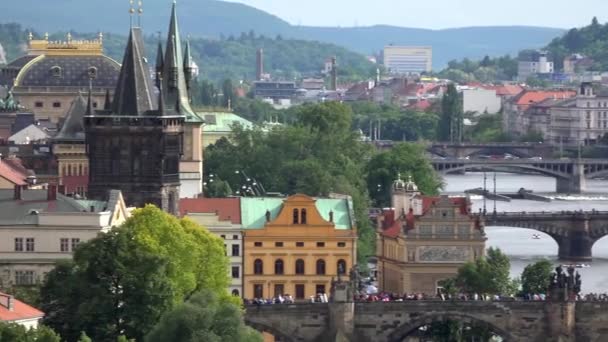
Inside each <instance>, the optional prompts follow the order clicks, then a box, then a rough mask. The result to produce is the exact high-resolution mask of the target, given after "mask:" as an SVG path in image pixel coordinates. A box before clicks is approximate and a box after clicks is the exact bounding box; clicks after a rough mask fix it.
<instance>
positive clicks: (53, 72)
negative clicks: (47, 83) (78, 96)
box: [51, 65, 63, 78]
mask: <svg viewBox="0 0 608 342" xmlns="http://www.w3.org/2000/svg"><path fill="white" fill-rule="evenodd" d="M62 75H63V72H62V70H61V67H60V66H58V65H55V66H54V67H52V68H51V76H53V77H57V78H60V77H61V76H62Z"/></svg>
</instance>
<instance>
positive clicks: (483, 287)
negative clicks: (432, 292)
mask: <svg viewBox="0 0 608 342" xmlns="http://www.w3.org/2000/svg"><path fill="white" fill-rule="evenodd" d="M510 269H511V263H510V261H509V258H508V257H507V256H506V255H505V254H504V253H503V252H502V251H501V250H500V249H499V248H493V247H490V248H488V250H487V255H486V256H485V257H482V258H478V259H477V260H475V261H473V262H468V263H466V264H464V265H463V266H462V267H461V268H460V269H459V270H458V275H457V276H456V284H457V286H458V287H459V289H460V290H461V291H462V292H464V293H469V294H474V293H477V294H480V295H481V294H487V295H514V294H515V292H516V291H517V287H518V285H517V281H515V280H512V279H511V278H510V277H509V270H510Z"/></svg>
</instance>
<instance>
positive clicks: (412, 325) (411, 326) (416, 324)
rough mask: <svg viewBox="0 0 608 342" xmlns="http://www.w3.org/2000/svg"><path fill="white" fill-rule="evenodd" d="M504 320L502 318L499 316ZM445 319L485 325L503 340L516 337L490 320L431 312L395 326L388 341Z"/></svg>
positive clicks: (397, 340)
mask: <svg viewBox="0 0 608 342" xmlns="http://www.w3.org/2000/svg"><path fill="white" fill-rule="evenodd" d="M500 319H502V320H504V318H500ZM447 321H456V322H464V323H469V324H474V325H475V326H479V327H487V328H488V329H489V330H490V331H492V332H493V333H495V334H497V335H499V336H500V337H502V338H503V341H505V342H513V341H517V339H516V338H515V337H514V336H513V335H512V334H511V333H509V332H508V331H507V330H506V329H504V328H501V327H498V326H497V325H496V324H494V323H492V322H488V321H486V320H484V319H481V318H478V317H474V316H471V315H467V314H462V313H452V312H445V313H433V314H428V315H424V316H422V317H420V318H417V319H415V320H414V321H410V322H407V323H405V324H402V325H401V326H399V327H397V329H395V331H393V332H392V333H391V334H390V335H388V340H387V341H388V342H403V341H405V339H406V338H407V337H408V336H411V335H412V334H413V333H414V332H415V331H416V330H418V329H420V328H421V327H424V326H426V325H430V324H432V323H437V322H447Z"/></svg>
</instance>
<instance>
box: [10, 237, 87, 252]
mask: <svg viewBox="0 0 608 342" xmlns="http://www.w3.org/2000/svg"><path fill="white" fill-rule="evenodd" d="M24 241H25V244H24V243H23V242H24ZM70 242H71V243H70ZM79 243H80V239H78V238H73V239H71V240H70V239H68V238H61V239H59V250H60V251H61V252H69V251H70V247H71V251H74V250H75V249H76V246H78V244H79ZM24 247H25V248H24ZM35 250H36V240H35V239H34V238H33V237H32V238H21V237H18V238H15V252H34V251H35Z"/></svg>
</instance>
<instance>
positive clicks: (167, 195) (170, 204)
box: [85, 3, 196, 214]
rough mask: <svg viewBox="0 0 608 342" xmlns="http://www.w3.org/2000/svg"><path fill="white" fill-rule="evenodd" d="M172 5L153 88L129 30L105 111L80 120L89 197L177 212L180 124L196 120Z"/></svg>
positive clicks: (136, 32)
mask: <svg viewBox="0 0 608 342" xmlns="http://www.w3.org/2000/svg"><path fill="white" fill-rule="evenodd" d="M179 39H180V38H179V30H178V27H177V16H176V9H175V3H174V4H173V9H172V13H171V23H170V26H169V36H168V39H167V47H166V51H165V52H166V53H165V55H164V58H162V55H161V56H160V57H158V59H157V64H160V65H157V74H156V84H155V82H154V81H153V80H152V77H151V76H150V73H149V72H148V70H149V66H148V63H147V59H146V58H145V53H144V42H143V34H142V30H141V28H139V27H133V28H131V32H130V35H129V41H128V43H127V48H126V51H125V55H124V59H123V63H122V68H121V71H120V77H119V79H118V85H117V86H116V91H115V96H114V100H113V102H112V106H111V108H110V109H107V110H102V111H95V110H93V108H92V107H91V106H88V109H87V114H86V116H85V130H86V141H87V145H88V149H87V154H88V157H89V160H90V162H89V163H90V168H89V169H90V172H89V197H90V198H92V199H98V198H99V199H101V198H105V197H106V193H107V191H108V190H110V189H120V190H121V191H122V193H123V196H124V197H125V202H126V203H127V205H129V206H137V207H141V206H144V205H145V204H148V203H151V204H154V205H157V206H158V207H160V208H161V209H163V210H165V211H167V212H169V213H172V214H177V212H178V203H179V198H180V160H181V158H182V155H183V140H184V124H185V121H186V120H187V118H188V117H192V116H196V114H195V113H194V111H193V110H192V108H191V107H190V103H189V96H188V84H187V77H186V75H185V70H184V64H183V55H182V50H181V43H180V40H179Z"/></svg>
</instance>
